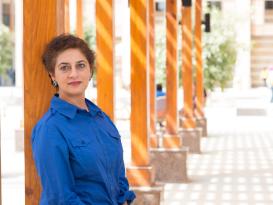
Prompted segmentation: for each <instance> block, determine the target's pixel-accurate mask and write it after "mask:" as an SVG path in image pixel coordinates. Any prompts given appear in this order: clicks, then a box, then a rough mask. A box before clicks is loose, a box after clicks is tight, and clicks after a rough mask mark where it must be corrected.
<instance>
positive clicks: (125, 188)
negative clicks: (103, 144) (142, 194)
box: [118, 160, 136, 205]
mask: <svg viewBox="0 0 273 205" xmlns="http://www.w3.org/2000/svg"><path fill="white" fill-rule="evenodd" d="M119 186H120V192H119V197H118V203H119V205H122V204H124V203H125V202H126V201H127V203H128V204H131V202H132V201H133V200H134V199H135V198H136V195H135V193H134V192H133V191H130V190H129V183H128V180H127V178H126V176H125V167H124V162H123V160H122V166H121V172H120V176H119Z"/></svg>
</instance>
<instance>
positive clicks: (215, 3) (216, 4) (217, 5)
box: [208, 1, 222, 10]
mask: <svg viewBox="0 0 273 205" xmlns="http://www.w3.org/2000/svg"><path fill="white" fill-rule="evenodd" d="M208 7H209V8H210V9H214V8H216V9H219V10H221V9H222V2H221V1H208Z"/></svg>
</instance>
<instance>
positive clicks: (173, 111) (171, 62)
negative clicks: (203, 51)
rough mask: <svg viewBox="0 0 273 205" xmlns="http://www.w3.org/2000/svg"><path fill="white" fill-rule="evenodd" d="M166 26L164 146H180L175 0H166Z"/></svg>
mask: <svg viewBox="0 0 273 205" xmlns="http://www.w3.org/2000/svg"><path fill="white" fill-rule="evenodd" d="M166 8H167V12H166V26H167V29H166V30H167V35H166V38H167V45H166V47H167V54H166V58H167V59H166V69H167V83H166V84H167V85H166V86H167V87H166V88H167V89H166V91H167V93H166V97H167V111H166V123H167V126H166V135H165V136H164V138H163V146H164V147H165V148H178V147H180V146H181V145H180V141H181V140H180V137H179V136H178V111H177V90H178V74H177V73H178V72H177V61H178V49H177V47H178V41H177V32H178V21H177V1H176V0H169V1H167V2H166Z"/></svg>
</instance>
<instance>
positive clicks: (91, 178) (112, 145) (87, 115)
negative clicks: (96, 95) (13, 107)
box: [32, 95, 135, 205]
mask: <svg viewBox="0 0 273 205" xmlns="http://www.w3.org/2000/svg"><path fill="white" fill-rule="evenodd" d="M86 104H87V106H88V108H89V112H88V111H86V110H82V109H80V108H78V107H76V106H74V105H72V104H70V103H68V102H66V101H64V100H62V99H60V98H59V97H58V95H55V96H54V97H53V98H52V100H51V106H50V108H49V110H48V111H47V113H46V114H45V115H44V116H43V117H42V118H41V119H40V120H39V122H38V123H37V124H36V126H35V127H34V128H33V131H32V151H33V157H34V161H35V164H36V168H37V172H38V175H39V176H40V179H41V183H42V195H41V199H40V205H110V204H111V205H120V204H123V203H125V202H126V201H127V202H128V203H130V202H131V201H133V200H134V198H135V194H134V192H132V191H130V190H129V185H128V181H127V179H126V176H125V168H124V161H123V149H122V144H121V140H120V135H119V132H118V130H117V129H116V127H115V125H114V124H113V123H112V121H111V120H110V119H109V117H108V116H107V115H106V114H105V113H104V112H102V111H101V110H100V109H99V108H98V107H97V106H96V105H95V104H93V103H92V102H91V101H89V100H87V99H86Z"/></svg>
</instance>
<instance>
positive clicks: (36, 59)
mask: <svg viewBox="0 0 273 205" xmlns="http://www.w3.org/2000/svg"><path fill="white" fill-rule="evenodd" d="M23 5H24V6H23V9H24V17H23V21H24V24H23V25H24V27H23V29H24V37H23V39H24V41H23V42H24V45H23V46H24V49H23V50H24V53H23V58H24V131H25V133H24V136H25V204H39V202H38V201H39V198H40V190H41V189H40V183H39V182H40V180H39V178H38V176H37V173H36V169H35V166H34V162H33V160H32V151H31V130H32V128H33V126H34V125H35V124H36V122H37V120H38V119H39V118H40V117H41V116H42V115H43V114H44V113H45V111H46V110H47V109H48V107H49V102H50V99H51V97H52V95H53V93H54V89H53V88H52V86H51V84H50V80H49V77H48V74H47V73H46V72H45V69H44V68H43V65H42V62H41V55H42V52H43V49H44V46H45V44H46V43H47V42H48V41H49V40H50V39H51V38H52V37H54V36H56V34H57V19H56V16H57V11H58V10H61V9H62V7H59V8H57V4H56V0H47V1H33V0H24V3H23Z"/></svg>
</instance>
